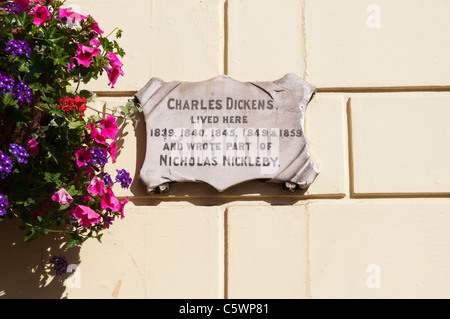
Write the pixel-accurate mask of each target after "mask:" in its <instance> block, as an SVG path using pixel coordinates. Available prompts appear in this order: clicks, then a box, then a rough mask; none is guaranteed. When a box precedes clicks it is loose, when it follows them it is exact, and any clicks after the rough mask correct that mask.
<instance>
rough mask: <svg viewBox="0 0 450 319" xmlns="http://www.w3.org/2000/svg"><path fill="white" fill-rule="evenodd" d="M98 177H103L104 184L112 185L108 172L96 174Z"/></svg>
mask: <svg viewBox="0 0 450 319" xmlns="http://www.w3.org/2000/svg"><path fill="white" fill-rule="evenodd" d="M98 177H100V178H101V179H103V181H104V182H105V185H112V184H113V180H112V178H111V175H109V174H108V173H100V174H98Z"/></svg>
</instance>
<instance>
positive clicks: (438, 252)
mask: <svg viewBox="0 0 450 319" xmlns="http://www.w3.org/2000/svg"><path fill="white" fill-rule="evenodd" d="M67 3H68V4H71V3H72V4H73V5H74V6H77V7H78V8H80V10H81V13H86V14H87V13H89V14H91V15H92V16H93V17H94V18H96V19H97V20H98V22H99V24H100V26H101V27H102V28H103V29H104V30H105V32H106V33H108V31H111V30H112V29H114V27H116V26H118V27H120V28H122V29H123V31H124V32H123V37H122V39H121V40H120V43H121V44H122V45H123V47H124V49H125V50H126V52H127V55H126V57H125V58H124V61H123V62H124V64H125V65H124V71H125V77H123V78H120V79H119V81H118V83H117V85H116V88H115V89H114V90H111V89H110V88H109V87H108V86H107V81H106V80H104V79H103V80H99V81H97V82H96V83H94V84H92V85H91V86H90V88H91V89H93V90H95V91H97V92H98V93H99V96H98V101H97V104H96V106H97V107H98V108H100V109H101V108H103V107H114V106H117V105H120V104H122V103H123V102H124V101H126V100H127V99H128V98H131V97H132V96H133V94H134V93H135V92H136V91H137V90H139V89H140V88H141V87H143V86H144V85H145V84H146V82H147V81H148V80H149V79H150V78H151V77H153V76H156V77H160V78H162V79H164V80H166V81H169V80H186V81H197V80H205V79H209V78H211V77H213V76H216V75H219V74H223V73H227V74H229V75H230V76H232V77H233V78H236V79H238V80H242V81H247V80H275V79H278V78H280V77H281V76H283V75H284V74H285V73H288V72H294V73H296V74H297V75H299V76H301V77H303V78H304V79H305V80H307V81H308V82H310V83H312V84H313V85H315V86H316V87H317V88H318V93H317V94H316V96H315V97H314V99H313V100H312V102H311V103H310V104H309V106H308V111H307V114H306V124H305V134H306V137H307V139H308V141H309V143H310V148H311V156H312V158H313V159H314V160H315V161H316V162H317V163H318V165H319V167H320V169H321V173H320V175H319V176H318V178H317V179H316V181H315V182H314V183H313V185H312V186H311V187H310V188H309V189H308V191H307V192H306V193H305V194H303V195H301V194H290V193H286V192H284V191H282V190H280V188H279V187H278V185H269V184H263V183H260V182H250V183H245V184H242V185H237V186H235V187H233V188H231V189H229V190H227V191H225V192H224V193H217V192H215V191H214V190H213V189H211V188H210V187H209V186H207V185H201V184H199V185H193V184H187V185H175V186H174V187H173V189H172V191H171V192H170V193H169V194H167V195H152V196H150V195H147V194H146V193H145V190H144V187H143V186H142V185H141V184H140V183H139V181H138V178H137V177H138V171H139V169H140V166H141V164H142V161H143V156H144V149H143V148H144V147H145V144H144V142H143V141H144V140H145V127H144V126H143V125H141V126H140V127H138V129H137V131H136V132H135V131H134V130H133V129H132V127H131V126H128V127H127V128H126V129H125V130H124V131H123V132H122V136H123V138H124V144H123V146H122V149H121V151H120V152H121V153H120V155H119V158H118V162H117V163H116V164H115V165H114V166H109V167H108V170H111V171H113V170H115V168H116V167H117V168H126V169H127V170H128V171H130V172H131V173H132V175H134V179H135V181H134V183H133V185H132V187H131V189H130V190H128V191H123V190H121V189H120V188H118V189H115V192H116V194H119V195H120V196H129V197H130V199H131V202H130V203H129V205H128V206H127V209H126V211H125V214H126V218H125V219H124V220H121V221H117V222H116V223H115V224H114V225H113V226H112V227H111V228H110V229H109V230H108V232H107V233H106V234H105V235H104V237H103V243H102V244H100V243H98V242H96V241H88V242H86V243H85V244H84V245H83V246H82V247H80V248H75V249H74V250H72V251H71V252H69V253H67V257H68V259H69V262H70V263H73V264H75V265H77V267H78V268H77V269H78V271H79V272H78V273H77V276H78V277H76V278H68V277H67V276H66V277H64V276H63V277H53V276H52V273H51V271H50V270H48V269H43V268H42V266H41V265H40V250H39V249H40V243H33V244H31V245H25V244H23V243H22V242H21V236H20V234H19V235H17V231H16V230H15V228H14V225H10V224H8V223H4V224H1V225H0V251H2V258H1V260H0V269H2V271H1V272H0V298H29V297H31V298H70V299H75V298H105V299H106V298H449V297H450V125H449V124H450V80H449V79H450V77H449V74H450V62H449V59H450V58H449V57H450V37H448V34H449V33H450V32H449V31H450V20H449V19H448V12H450V1H449V0H434V1H425V0H411V1H407V2H405V1H400V0H370V1H368V0H277V1H275V0H260V1H256V0H227V1H225V0H132V1H123V0H120V1H119V0H98V1H95V2H93V1H87V0H77V1H67ZM60 243H61V241H60V239H58V238H49V239H47V244H50V246H51V249H49V251H45V252H44V253H45V254H56V253H64V252H63V251H62V250H61V249H60V247H59V244H60ZM74 279H76V280H74Z"/></svg>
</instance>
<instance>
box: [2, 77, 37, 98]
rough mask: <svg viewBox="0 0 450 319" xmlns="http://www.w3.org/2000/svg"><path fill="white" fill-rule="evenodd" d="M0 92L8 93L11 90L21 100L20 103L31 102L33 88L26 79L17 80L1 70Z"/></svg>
mask: <svg viewBox="0 0 450 319" xmlns="http://www.w3.org/2000/svg"><path fill="white" fill-rule="evenodd" d="M0 92H1V93H3V94H6V93H8V92H11V94H12V96H13V97H14V98H15V99H17V100H18V101H19V104H21V105H23V104H24V103H31V101H32V99H33V90H31V89H30V87H29V86H28V84H26V83H25V82H24V81H15V80H14V79H13V78H11V77H9V76H8V75H7V74H6V73H4V72H1V71H0Z"/></svg>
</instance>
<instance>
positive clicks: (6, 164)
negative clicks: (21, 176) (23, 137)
mask: <svg viewBox="0 0 450 319" xmlns="http://www.w3.org/2000/svg"><path fill="white" fill-rule="evenodd" d="M12 167H13V162H12V160H11V159H10V158H9V157H8V155H6V154H5V153H3V152H0V178H2V179H5V178H6V177H7V176H8V174H9V173H10V172H11V169H12Z"/></svg>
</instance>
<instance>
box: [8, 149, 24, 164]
mask: <svg viewBox="0 0 450 319" xmlns="http://www.w3.org/2000/svg"><path fill="white" fill-rule="evenodd" d="M9 152H10V153H11V154H12V155H14V157H15V158H17V161H18V162H19V163H23V164H26V163H27V162H28V156H29V155H28V153H27V151H26V150H25V148H24V147H23V146H22V145H19V144H10V145H9Z"/></svg>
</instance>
